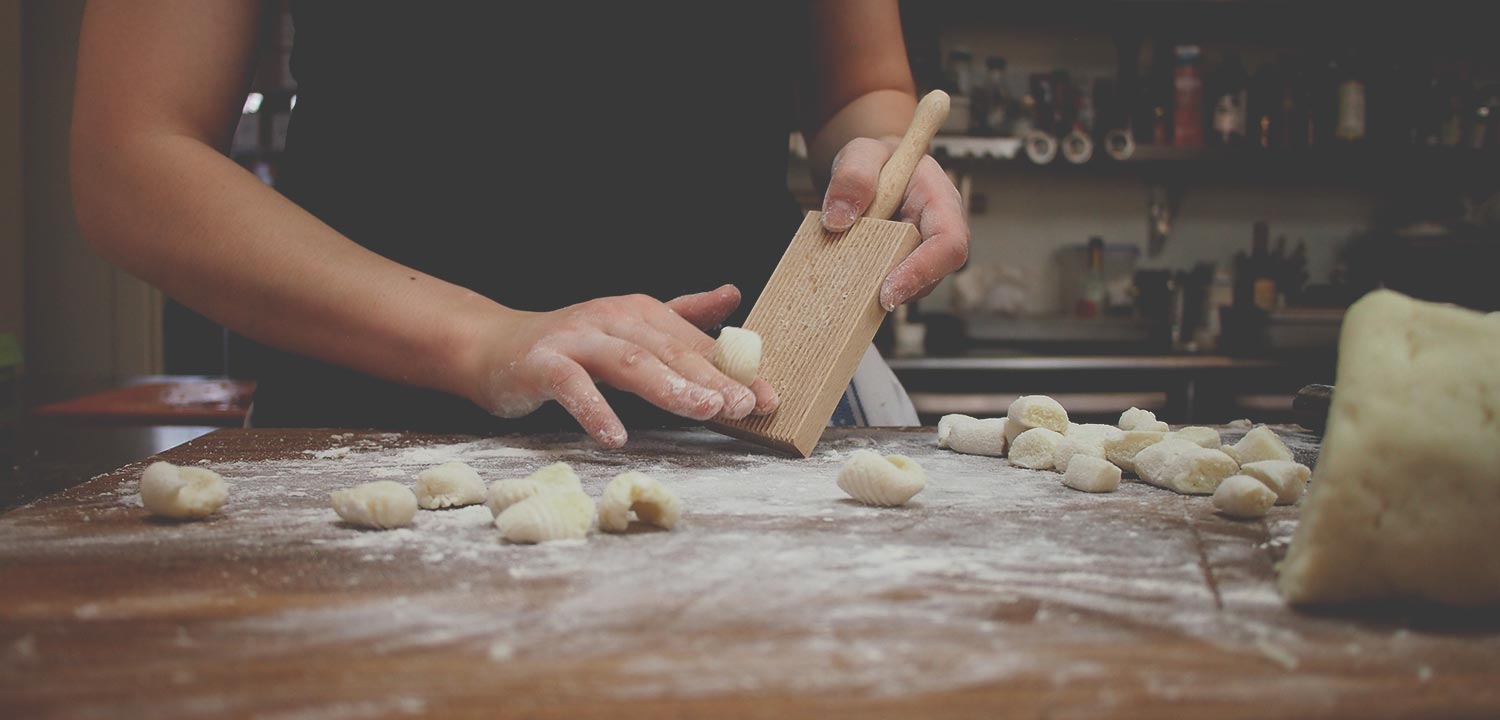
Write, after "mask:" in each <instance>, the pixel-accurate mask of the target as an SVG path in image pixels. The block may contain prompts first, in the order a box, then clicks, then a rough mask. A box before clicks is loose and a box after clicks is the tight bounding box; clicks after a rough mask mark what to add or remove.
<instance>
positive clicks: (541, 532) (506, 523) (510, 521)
mask: <svg viewBox="0 0 1500 720" xmlns="http://www.w3.org/2000/svg"><path fill="white" fill-rule="evenodd" d="M595 513H596V511H595V509H594V501H593V499H592V498H590V497H589V496H588V495H586V494H584V492H583V491H582V490H577V491H575V490H556V491H548V492H540V493H537V494H536V495H532V496H531V497H529V498H526V499H525V500H522V501H521V502H518V503H516V504H514V505H511V506H510V507H508V508H506V509H505V510H504V512H501V513H500V515H499V516H497V517H496V518H495V527H496V528H499V530H500V536H501V537H503V538H505V539H506V540H509V541H511V542H513V543H541V542H550V541H553V540H581V539H583V538H586V537H588V534H589V528H591V527H593V525H594V517H595Z"/></svg>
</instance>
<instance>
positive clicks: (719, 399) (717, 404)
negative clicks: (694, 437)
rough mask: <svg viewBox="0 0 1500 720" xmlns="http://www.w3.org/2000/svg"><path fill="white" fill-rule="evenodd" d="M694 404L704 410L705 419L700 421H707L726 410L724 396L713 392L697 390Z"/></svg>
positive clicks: (694, 394) (694, 393) (694, 395)
mask: <svg viewBox="0 0 1500 720" xmlns="http://www.w3.org/2000/svg"><path fill="white" fill-rule="evenodd" d="M693 403H694V404H695V405H698V406H699V407H701V408H703V410H702V413H703V417H702V418H699V419H700V420H707V419H708V418H711V417H713V416H715V415H718V414H719V411H720V410H723V409H724V396H723V395H720V394H718V393H716V392H714V391H712V390H695V391H694V392H693Z"/></svg>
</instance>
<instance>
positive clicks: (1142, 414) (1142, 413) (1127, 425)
mask: <svg viewBox="0 0 1500 720" xmlns="http://www.w3.org/2000/svg"><path fill="white" fill-rule="evenodd" d="M1117 407H1118V406H1117ZM1143 425H1144V426H1146V427H1142V426H1143ZM1154 425H1156V413H1154V412H1151V411H1150V410H1142V409H1140V408H1138V407H1132V408H1130V409H1129V410H1126V411H1125V412H1123V413H1120V429H1121V430H1154V429H1155V428H1154V427H1152V426H1154Z"/></svg>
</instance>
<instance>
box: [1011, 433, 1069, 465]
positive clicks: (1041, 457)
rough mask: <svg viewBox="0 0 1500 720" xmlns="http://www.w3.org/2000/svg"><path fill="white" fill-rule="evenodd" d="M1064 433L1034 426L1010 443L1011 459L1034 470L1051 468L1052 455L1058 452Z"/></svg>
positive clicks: (1014, 462)
mask: <svg viewBox="0 0 1500 720" xmlns="http://www.w3.org/2000/svg"><path fill="white" fill-rule="evenodd" d="M1062 439H1063V436H1062V435H1059V434H1057V433H1055V432H1053V431H1051V430H1048V429H1047V428H1032V429H1030V430H1027V431H1026V432H1023V433H1021V434H1020V436H1018V437H1017V438H1016V440H1015V442H1013V443H1011V445H1010V461H1011V462H1012V463H1013V464H1016V465H1020V466H1021V467H1023V468H1031V469H1032V470H1051V469H1052V456H1053V455H1054V454H1055V453H1056V452H1057V445H1058V443H1061V442H1062Z"/></svg>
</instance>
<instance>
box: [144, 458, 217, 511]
mask: <svg viewBox="0 0 1500 720" xmlns="http://www.w3.org/2000/svg"><path fill="white" fill-rule="evenodd" d="M228 501H229V486H228V485H225V484H224V478H222V477H219V474H218V473H216V472H214V471H212V470H209V469H208V468H201V467H192V466H188V467H178V466H176V465H173V464H172V463H168V462H154V463H151V465H150V466H148V467H147V468H146V470H145V471H144V472H142V473H141V504H142V505H145V506H146V511H147V512H149V513H151V514H152V515H157V516H160V517H165V518H173V519H176V520H197V519H200V518H205V517H208V516H209V515H212V514H213V513H214V512H215V511H216V510H218V509H219V508H221V507H224V503H226V502H228Z"/></svg>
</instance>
